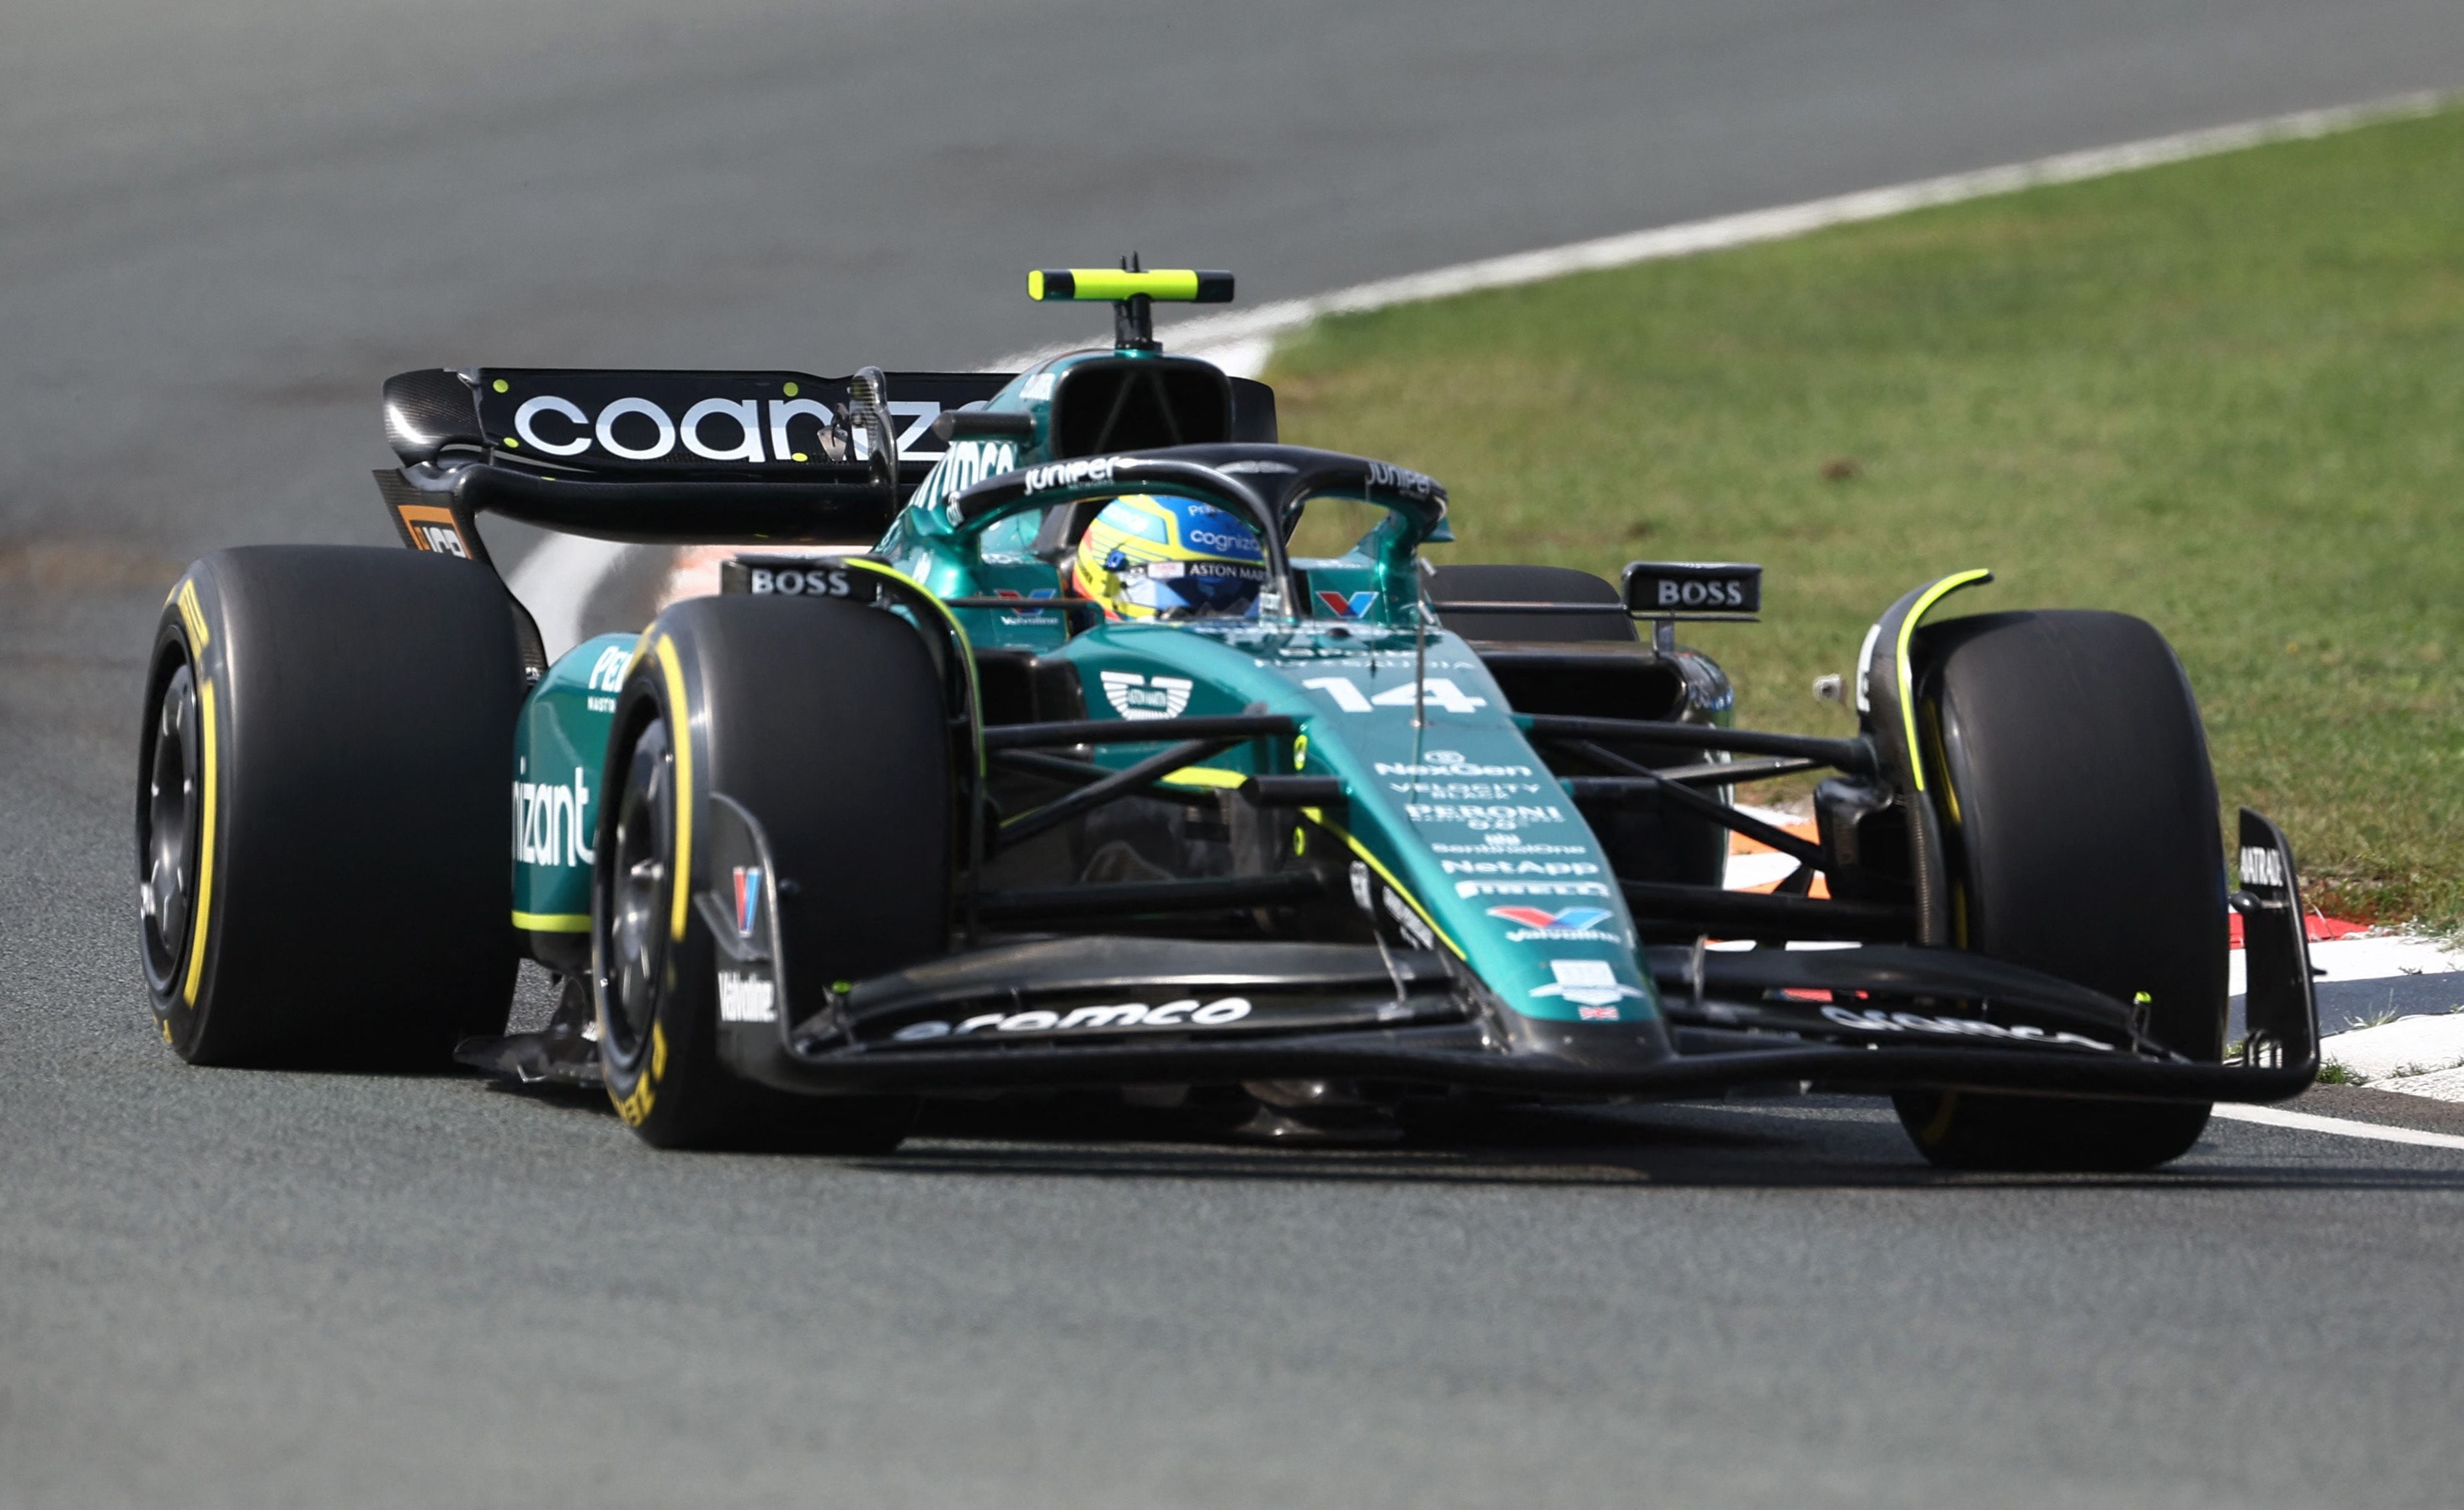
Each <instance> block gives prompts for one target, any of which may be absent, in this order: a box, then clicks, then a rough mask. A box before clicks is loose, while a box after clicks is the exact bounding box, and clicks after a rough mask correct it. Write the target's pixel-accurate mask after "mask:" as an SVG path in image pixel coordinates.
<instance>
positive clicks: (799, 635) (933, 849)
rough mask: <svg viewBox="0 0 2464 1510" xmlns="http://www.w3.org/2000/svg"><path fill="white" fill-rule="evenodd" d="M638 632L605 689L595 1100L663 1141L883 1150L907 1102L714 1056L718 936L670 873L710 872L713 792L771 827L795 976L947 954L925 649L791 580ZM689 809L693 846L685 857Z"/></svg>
mask: <svg viewBox="0 0 2464 1510" xmlns="http://www.w3.org/2000/svg"><path fill="white" fill-rule="evenodd" d="M644 643H645V645H646V646H648V647H649V649H648V653H646V654H644V655H643V656H641V657H640V658H639V659H638V660H637V661H636V662H635V664H634V666H633V667H632V668H631V669H630V671H629V672H628V673H627V679H626V685H625V689H624V692H623V693H622V694H621V697H620V700H619V703H618V706H617V713H616V721H615V724H614V726H613V739H612V741H611V743H610V745H609V750H608V754H609V761H608V770H607V777H606V790H607V792H608V794H609V796H608V799H607V800H606V801H605V803H604V804H603V806H602V809H601V820H600V825H601V826H600V830H599V842H598V854H599V857H600V862H599V865H598V870H597V874H596V876H595V877H594V879H593V882H592V886H593V891H592V907H591V956H592V961H593V966H592V974H593V980H594V990H595V994H596V996H597V1003H598V1011H599V1020H600V1038H599V1043H600V1065H601V1072H602V1074H603V1076H604V1077H605V1081H606V1085H607V1094H608V1097H609V1099H610V1100H612V1101H613V1102H614V1103H615V1104H616V1109H617V1112H618V1114H619V1115H621V1116H622V1117H623V1118H624V1119H625V1121H626V1123H627V1125H628V1126H630V1127H632V1128H633V1130H634V1131H635V1132H637V1133H639V1134H640V1135H641V1136H642V1138H643V1139H644V1140H645V1141H646V1142H649V1143H650V1144H651V1145H653V1146H655V1147H658V1148H665V1149H804V1150H811V1151H823V1152H841V1153H869V1152H886V1151H888V1150H889V1149H892V1148H895V1147H896V1146H897V1145H898V1143H899V1141H900V1140H901V1139H902V1138H904V1137H905V1136H906V1134H907V1130H908V1128H909V1127H911V1126H912V1125H913V1122H914V1119H915V1112H916V1107H917V1102H916V1099H915V1098H913V1097H912V1096H884V1097H814V1096H803V1095H794V1094H790V1093H787V1092H784V1091H780V1090H775V1089H772V1088H770V1087H768V1086H764V1085H759V1084H756V1083H752V1082H750V1081H746V1080H743V1079H741V1078H739V1077H737V1076H736V1075H735V1074H733V1073H731V1072H730V1071H729V1070H727V1069H726V1068H725V1067H723V1066H722V1065H721V1063H720V1062H719V1060H718V1056H717V1041H716V1040H717V1034H718V1000H717V979H716V974H717V946H716V945H715V943H714V941H713V940H712V938H711V936H710V933H709V930H708V925H707V924H706V922H705V921H704V919H703V916H702V913H701V910H700V909H699V908H695V907H693V906H690V905H687V906H684V907H681V908H679V907H678V906H677V903H676V891H675V887H676V886H677V884H678V881H679V879H680V878H679V874H678V873H679V870H680V869H681V870H682V871H683V876H682V878H681V879H682V882H683V885H684V886H685V887H686V890H687V893H688V896H690V893H691V891H692V890H693V889H695V888H698V887H700V886H704V885H705V884H706V882H704V881H702V880H699V879H695V878H696V877H701V876H703V875H704V874H705V873H706V872H705V868H704V867H705V865H706V864H707V862H706V859H705V857H704V855H703V854H701V853H699V851H700V850H701V849H702V848H703V845H702V842H701V840H700V838H699V837H698V836H700V835H704V834H707V833H709V832H711V820H710V819H709V817H708V815H709V813H710V811H711V808H712V805H713V794H715V793H723V794H725V795H726V796H727V797H729V798H731V799H734V800H736V801H737V802H738V803H740V804H742V806H743V807H744V809H745V810H746V811H748V812H750V813H751V814H752V815H753V816H754V818H755V819H756V820H757V821H759V823H760V824H761V827H762V830H763V832H764V833H765V834H766V836H767V838H768V840H769V844H770V850H771V856H772V860H773V863H774V864H776V866H777V868H778V871H779V875H778V877H777V878H775V879H774V882H773V884H774V886H776V887H777V890H778V895H779V917H780V927H781V935H782V936H781V952H782V954H783V956H784V961H785V967H786V979H787V982H788V988H789V990H790V992H791V993H792V992H800V991H801V992H803V993H806V994H809V993H811V992H813V991H814V990H816V989H817V988H819V987H824V986H827V985H829V984H831V983H833V982H836V981H841V980H849V979H855V978H860V977H862V976H865V975H869V974H877V973H879V972H882V971H887V970H893V969H897V968H899V967H901V966H905V965H912V964H914V963H916V962H918V961H920V960H924V959H929V958H931V957H933V956H935V955H936V954H939V953H941V952H944V951H945V950H947V948H948V947H949V916H950V886H951V857H952V853H953V851H952V847H951V837H950V835H951V828H950V793H951V787H950V770H949V764H950V762H949V749H950V736H949V723H948V717H949V713H948V710H947V709H946V708H945V707H944V706H943V694H942V691H941V686H940V682H939V679H938V677H937V676H936V674H935V670H934V666H933V661H932V657H931V655H930V653H929V652H928V651H927V650H926V648H925V646H924V642H923V640H922V638H921V637H920V636H919V635H918V634H917V632H916V631H915V629H914V628H913V626H911V625H909V624H906V623H904V622H902V621H901V620H899V619H897V618H896V617H894V616H892V615H891V614H889V613H886V612H882V611H880V610H877V609H873V608H869V607H860V606H857V605H854V604H851V603H845V602H831V601H827V600H803V599H793V598H771V597H760V598H756V597H749V596H746V597H734V596H721V597H716V598H701V599H695V600H693V601H690V602H683V603H679V604H677V605H676V606H675V607H673V608H671V609H670V610H668V612H667V613H665V614H664V615H662V616H661V617H660V619H659V621H658V622H657V623H656V624H652V625H651V626H650V629H649V633H648V635H646V636H645V639H644ZM679 729H683V730H689V731H691V734H690V736H689V737H690V740H691V742H690V744H688V745H685V746H684V747H683V748H682V749H679V748H678V745H677V742H676V731H677V730H679ZM688 815H689V819H690V821H689V825H688V826H689V828H690V832H691V833H692V834H693V836H695V837H694V838H693V840H692V841H691V843H690V845H689V848H690V849H691V850H692V851H694V852H692V853H687V854H684V855H683V856H681V857H680V856H679V851H678V845H677V834H678V826H679V819H680V817H686V816H688ZM680 858H681V860H682V862H683V863H682V864H681V865H680V864H679V860H680ZM806 999H807V1001H808V1002H809V1000H810V996H809V995H807V997H806ZM780 1010H781V1013H782V1014H788V1015H792V1014H794V1013H796V1012H797V1011H799V1010H800V1009H799V1008H798V1007H797V1006H796V1004H795V1003H794V1002H792V1001H790V1002H785V1003H781V1007H780ZM801 1010H804V1011H809V1010H810V1006H809V1005H807V1006H805V1007H803V1008H802V1009H801Z"/></svg>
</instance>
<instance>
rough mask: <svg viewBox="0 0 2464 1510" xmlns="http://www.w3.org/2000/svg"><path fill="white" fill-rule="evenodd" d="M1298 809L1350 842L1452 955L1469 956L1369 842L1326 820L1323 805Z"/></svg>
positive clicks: (1335, 834)
mask: <svg viewBox="0 0 2464 1510" xmlns="http://www.w3.org/2000/svg"><path fill="white" fill-rule="evenodd" d="M1301 812H1302V814H1303V815H1304V816H1306V817H1307V818H1308V819H1309V821H1310V822H1312V823H1315V824H1317V826H1319V827H1320V828H1323V829H1325V830H1326V831H1327V832H1328V833H1331V834H1332V835H1334V836H1335V837H1336V838H1337V839H1340V840H1342V841H1343V842H1344V843H1346V844H1348V845H1350V846H1351V847H1352V852H1353V855H1355V856H1357V857H1358V858H1359V861H1360V863H1361V864H1364V865H1367V866H1368V867H1369V868H1370V869H1372V870H1374V871H1375V872H1376V873H1377V879H1378V880H1380V881H1383V882H1385V883H1386V884H1387V885H1388V886H1392V887H1393V888H1394V890H1395V894H1396V895H1397V896H1398V897H1401V898H1402V899H1403V903H1404V905H1405V906H1406V907H1409V908H1411V909H1412V910H1413V911H1415V912H1418V913H1419V914H1420V921H1421V922H1423V923H1426V924H1427V925H1429V931H1430V932H1432V933H1435V934H1436V935H1438V941H1439V942H1440V943H1441V944H1443V945H1445V946H1446V948H1448V949H1451V950H1453V951H1454V952H1455V957H1456V958H1457V959H1465V958H1469V957H1470V956H1468V955H1466V954H1465V953H1463V946H1462V945H1461V944H1458V943H1456V942H1455V941H1454V936H1453V935H1452V934H1450V933H1448V932H1447V931H1446V930H1444V929H1442V928H1440V927H1439V926H1438V920H1437V919H1436V918H1434V917H1431V916H1430V915H1429V909H1428V908H1424V907H1422V906H1420V899H1419V897H1416V896H1414V895H1413V894H1412V888H1411V887H1410V886H1405V885H1404V884H1403V883H1401V882H1400V881H1397V880H1396V879H1395V872H1393V871H1392V870H1389V869H1387V868H1386V867H1385V866H1384V865H1382V864H1378V861H1377V857H1376V856H1375V855H1373V854H1371V853H1370V852H1369V846H1368V845H1366V844H1364V843H1361V842H1360V841H1359V840H1357V839H1354V838H1353V837H1352V835H1351V834H1350V833H1349V832H1347V831H1346V830H1345V829H1344V827H1343V825H1342V824H1340V823H1331V822H1328V821H1327V820H1326V814H1325V811H1324V810H1323V809H1321V808H1315V807H1305V808H1302V809H1301Z"/></svg>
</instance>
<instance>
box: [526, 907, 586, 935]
mask: <svg viewBox="0 0 2464 1510" xmlns="http://www.w3.org/2000/svg"><path fill="white" fill-rule="evenodd" d="M514 927H516V928H517V929H521V930H524V931H526V932H532V933H587V932H589V931H590V914H589V913H587V912H525V911H523V910H522V909H521V908H515V909H514Z"/></svg>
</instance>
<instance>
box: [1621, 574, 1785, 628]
mask: <svg viewBox="0 0 2464 1510" xmlns="http://www.w3.org/2000/svg"><path fill="white" fill-rule="evenodd" d="M1762 604H1763V569H1762V568H1761V567H1759V566H1751V565H1746V564H1743V563H1737V562H1719V563H1712V562H1703V561H1636V562H1635V563H1633V564H1632V565H1630V566H1628V567H1627V568H1626V569H1625V605H1626V607H1627V608H1628V609H1629V610H1631V611H1632V612H1635V613H1639V614H1651V615H1657V616H1661V617H1667V616H1671V615H1679V614H1698V613H1701V614H1749V613H1760V612H1761V611H1762Z"/></svg>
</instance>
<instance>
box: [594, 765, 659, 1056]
mask: <svg viewBox="0 0 2464 1510" xmlns="http://www.w3.org/2000/svg"><path fill="white" fill-rule="evenodd" d="M673 763H674V756H673V755H672V754H671V751H670V750H669V748H668V731H667V725H665V724H664V723H658V722H653V723H652V724H650V725H649V727H648V728H646V729H644V730H643V731H642V733H641V735H640V737H638V738H636V739H635V740H634V741H633V750H632V754H631V755H630V757H629V758H628V759H627V762H626V767H625V784H624V786H623V788H622V790H621V792H620V793H619V795H618V798H617V807H616V825H615V833H614V836H613V839H612V843H611V846H610V849H609V850H608V852H607V853H606V855H605V857H604V859H603V860H602V862H601V864H600V866H599V883H598V885H599V892H600V898H599V900H600V908H599V916H600V918H601V919H602V924H601V926H602V928H603V929H604V930H605V937H604V938H603V939H602V941H601V942H602V948H601V950H600V952H599V959H600V966H599V973H600V981H599V985H600V994H601V999H602V1000H604V1001H605V1003H606V1015H607V1019H608V1020H607V1024H606V1039H607V1041H606V1047H607V1049H608V1050H609V1052H611V1053H612V1054H613V1055H614V1056H615V1058H616V1059H617V1061H619V1062H622V1063H627V1064H629V1063H631V1062H632V1061H634V1060H636V1059H638V1058H639V1057H640V1055H641V1052H642V1045H643V1043H644V1042H645V1040H647V1039H648V1038H649V1033H650V1024H651V1021H652V1019H653V1018H656V1017H657V1015H658V1009H659V987H660V982H661V979H662V973H663V972H664V970H665V969H666V966H667V957H668V936H667V920H668V876H669V873H670V866H669V863H668V861H669V855H668V851H669V848H670V846H671V838H670V836H671V834H672V833H673V832H674V826H675V825H674V821H673V815H672V813H671V806H672V802H671V794H672V793H673V791H674V782H673V781H672V779H671V777H670V772H671V768H672V766H673Z"/></svg>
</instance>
